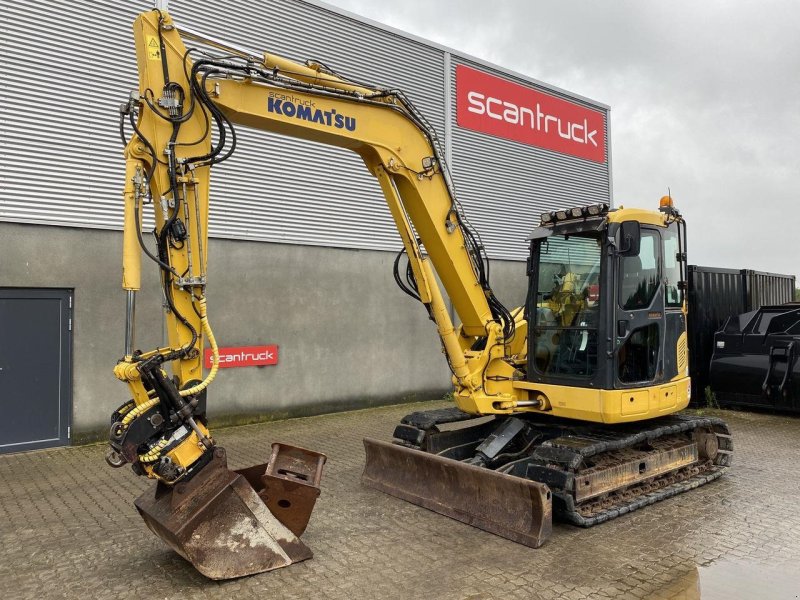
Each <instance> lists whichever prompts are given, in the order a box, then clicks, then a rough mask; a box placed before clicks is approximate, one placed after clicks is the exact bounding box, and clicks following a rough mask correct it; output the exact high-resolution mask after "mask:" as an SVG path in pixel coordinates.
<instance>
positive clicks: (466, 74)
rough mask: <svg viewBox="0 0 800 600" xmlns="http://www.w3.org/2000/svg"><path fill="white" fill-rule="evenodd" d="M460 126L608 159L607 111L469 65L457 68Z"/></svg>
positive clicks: (579, 154) (458, 118)
mask: <svg viewBox="0 0 800 600" xmlns="http://www.w3.org/2000/svg"><path fill="white" fill-rule="evenodd" d="M456 116H457V120H458V124H459V126H461V127H465V128H467V129H472V130H474V131H480V132H481V133H488V134H490V135H495V136H498V137H502V138H506V139H509V140H514V141H517V142H522V143H523V144H528V145H530V146H537V147H539V148H545V149H547V150H555V151H556V152H563V153H564V154H570V155H572V156H577V157H579V158H586V159H589V160H593V161H596V162H605V160H606V151H605V139H606V128H605V120H604V119H603V113H602V112H599V111H596V110H591V109H589V108H586V107H584V106H579V105H577V104H573V103H572V102H567V101H566V100H562V99H561V98H556V97H555V96H550V95H549V94H544V93H542V92H539V91H536V90H534V89H531V88H529V87H525V86H522V85H519V84H516V83H513V82H511V81H508V80H507V79H501V78H500V77H495V76H494V75H489V74H488V73H483V72H482V71H476V70H475V69H471V68H469V67H465V66H464V65H458V66H457V67H456Z"/></svg>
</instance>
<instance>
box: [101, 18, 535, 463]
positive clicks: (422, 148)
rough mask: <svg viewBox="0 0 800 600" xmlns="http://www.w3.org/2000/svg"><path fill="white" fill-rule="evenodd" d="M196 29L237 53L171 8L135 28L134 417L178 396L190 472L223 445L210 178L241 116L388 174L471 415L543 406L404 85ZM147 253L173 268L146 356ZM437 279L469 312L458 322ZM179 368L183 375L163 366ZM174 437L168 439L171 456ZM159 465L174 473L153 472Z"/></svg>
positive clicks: (121, 370)
mask: <svg viewBox="0 0 800 600" xmlns="http://www.w3.org/2000/svg"><path fill="white" fill-rule="evenodd" d="M183 37H185V38H186V39H197V40H201V41H203V42H205V43H206V45H208V44H210V45H213V46H216V47H217V48H219V49H222V50H224V51H225V52H226V55H225V57H224V58H210V57H208V55H206V54H203V53H199V52H196V51H192V50H189V51H187V48H186V46H185V45H184V41H183V39H182V32H180V31H179V30H178V29H177V28H176V27H175V25H174V24H173V22H172V20H171V18H170V17H169V15H168V14H166V13H163V12H159V11H158V10H155V11H151V12H148V13H144V14H142V15H140V16H139V17H138V18H137V20H136V22H135V24H134V38H135V42H136V54H137V61H138V68H139V90H138V93H135V94H132V97H131V100H130V101H129V103H128V104H127V105H126V106H125V107H124V110H123V111H122V113H123V115H124V116H125V115H127V116H128V118H129V120H130V123H131V125H132V126H133V128H134V134H133V136H132V137H131V139H130V141H129V142H128V143H127V146H126V148H125V157H126V161H127V163H126V164H127V168H126V186H125V193H124V201H125V228H124V252H123V254H124V265H123V287H124V288H125V289H126V290H128V297H129V314H128V316H129V320H128V328H127V335H126V356H125V358H124V359H123V360H122V361H120V363H119V364H118V365H117V367H116V369H115V373H116V375H117V377H118V378H120V379H122V380H123V381H126V382H127V383H128V384H129V386H130V388H131V390H132V394H133V402H132V404H130V405H129V406H128V408H127V409H126V407H125V406H123V407H120V410H121V411H122V412H121V414H120V417H121V419H122V420H124V416H125V412H126V410H127V411H130V412H134V411H140V412H141V410H142V409H141V407H142V406H144V405H145V404H147V403H150V405H151V406H152V403H153V402H154V401H156V402H164V401H165V400H164V399H165V398H167V399H168V400H169V402H171V403H173V404H174V405H173V406H172V407H171V410H173V411H175V412H176V413H178V414H180V415H181V416H180V417H179V418H180V419H182V420H181V421H180V422H181V423H186V424H187V426H188V427H187V429H186V430H185V432H184V433H187V432H189V429H191V433H187V435H188V437H187V438H185V439H186V440H187V441H189V442H190V443H189V444H178V445H177V446H175V448H176V449H177V450H180V449H183V455H181V456H178V455H175V454H174V453H175V450H172V452H173V455H171V459H172V460H173V462H177V463H179V464H182V465H184V466H186V465H187V464H190V463H192V462H194V461H195V460H197V459H198V458H199V456H201V455H202V454H203V453H204V452H205V450H207V449H208V448H210V447H211V440H210V437H209V435H208V431H207V429H206V428H205V426H204V424H203V422H200V421H197V420H195V419H193V418H192V415H193V414H195V413H196V412H197V410H196V409H197V405H198V402H199V398H200V397H201V393H202V392H203V390H204V389H205V387H206V386H207V385H208V383H209V382H210V380H211V379H212V378H213V375H214V374H215V373H216V365H215V367H214V369H212V371H211V372H210V373H209V375H207V376H206V377H205V378H204V377H203V373H202V349H203V346H204V343H205V341H206V340H208V342H209V343H210V345H211V347H212V349H215V348H216V344H215V343H213V341H212V340H213V334H212V330H211V327H210V325H209V323H208V319H207V317H206V316H205V286H206V258H207V247H208V244H207V236H208V231H207V226H208V204H209V203H208V194H209V177H210V168H211V166H212V165H213V164H214V163H216V162H221V161H222V160H224V159H225V158H227V156H228V155H230V152H232V150H233V148H234V146H235V130H234V128H233V124H237V125H245V126H248V127H253V128H256V129H262V130H267V131H272V132H275V133H280V134H284V135H288V136H291V137H296V138H302V139H307V140H312V141H315V142H320V143H323V144H329V145H332V146H338V147H341V148H347V149H350V150H352V151H353V152H355V153H357V154H358V155H359V156H360V157H361V158H362V159H363V161H364V164H365V165H366V167H367V169H369V171H370V173H372V174H373V175H374V176H375V177H376V178H377V180H378V183H379V184H380V187H381V190H382V192H383V195H384V197H385V199H386V202H387V204H388V206H389V209H390V211H391V214H392V217H393V218H394V221H395V223H396V225H397V229H398V232H399V234H400V237H401V239H402V241H403V245H404V248H405V252H406V254H407V256H408V260H409V265H410V269H411V272H412V273H413V278H410V281H411V283H410V287H409V289H407V291H408V292H409V293H410V294H411V295H414V296H417V297H418V298H419V300H420V301H421V302H422V303H423V304H424V305H425V306H426V308H427V310H428V313H429V315H430V317H431V319H432V320H433V321H434V322H435V323H436V326H437V330H438V333H439V336H440V337H441V340H442V345H443V349H444V352H445V354H446V356H447V360H448V363H449V365H450V368H451V370H452V372H453V382H454V386H455V394H454V398H455V401H456V403H457V405H458V406H459V408H461V409H462V410H464V411H467V412H470V413H474V414H490V413H508V412H512V411H513V410H521V409H524V407H526V406H529V407H531V408H533V406H535V405H536V404H538V401H537V400H531V399H529V398H528V396H527V394H528V392H527V391H526V390H524V389H517V388H514V387H513V385H512V382H513V380H514V379H515V375H519V372H518V371H517V369H516V368H517V366H519V365H522V364H524V362H525V358H526V357H525V356H524V354H525V348H526V346H525V338H526V334H527V326H526V324H525V322H524V321H523V320H522V317H521V314H520V313H521V311H517V313H516V315H514V316H512V315H511V314H510V313H509V312H508V311H506V310H505V309H504V308H503V307H502V305H501V304H500V303H499V302H498V301H497V300H496V299H495V298H494V297H493V295H492V292H491V289H490V288H489V285H488V281H487V280H486V277H485V275H484V270H483V269H484V265H483V261H484V260H485V257H484V256H482V254H481V253H482V249H481V248H480V243H479V241H478V238H477V237H476V235H475V234H474V233H473V232H472V231H471V229H470V228H469V226H468V224H467V223H466V222H465V220H464V218H463V216H462V214H461V211H460V207H459V205H458V203H457V201H456V199H455V196H454V191H453V187H452V183H451V181H450V178H449V174H448V171H447V167H446V165H445V164H444V160H443V156H442V153H441V152H440V151H439V149H438V142H437V140H436V137H435V133H434V132H433V130H432V129H431V128H430V127H428V126H427V123H426V122H425V120H424V118H423V117H422V116H421V115H420V114H419V113H418V112H417V111H416V110H415V109H414V108H413V106H412V105H411V103H410V102H408V101H407V100H406V99H405V97H404V96H403V95H402V93H400V92H396V91H391V90H383V89H379V88H375V87H370V86H365V85H360V84H356V83H353V82H351V81H349V80H346V79H343V78H341V77H339V76H337V75H335V74H333V73H330V72H329V71H328V70H327V69H325V68H324V67H322V66H321V65H318V64H314V63H310V64H306V65H303V64H299V63H295V62H292V61H289V60H287V59H284V58H282V57H277V56H274V55H270V54H264V55H263V56H255V55H252V54H251V53H249V52H247V51H242V50H239V49H236V48H232V47H230V46H229V45H225V44H222V43H220V42H214V41H212V40H208V39H203V38H202V36H199V35H198V34H195V33H193V32H190V31H185V32H183ZM214 129H216V130H217V132H218V136H217V138H216V140H217V141H216V142H215V143H212V136H211V131H212V130H214ZM149 202H152V207H153V209H154V212H155V218H156V236H155V237H156V239H157V244H156V246H157V250H156V251H155V252H151V251H148V250H146V244H144V243H143V238H142V225H141V223H142V210H143V206H144V205H145V204H147V203H149ZM412 226H413V228H412ZM142 249H145V251H146V252H147V253H148V254H150V258H151V259H153V260H155V261H156V262H158V263H159V268H160V271H161V281H162V286H163V293H164V298H165V301H166V306H167V326H168V332H169V347H168V348H158V349H155V350H153V351H150V352H146V353H140V352H138V351H137V352H134V351H133V346H132V339H133V330H132V324H131V318H132V314H133V309H132V306H133V302H134V296H135V292H136V290H138V289H139V287H140V272H141V250H142ZM434 273H436V275H438V277H439V279H440V280H441V283H442V285H443V286H444V288H445V291H446V293H447V296H448V297H449V298H450V300H451V301H452V303H453V307H454V309H455V311H456V313H457V314H458V316H459V317H460V319H461V321H462V324H461V325H460V326H459V327H458V328H456V327H454V325H453V323H452V321H451V319H450V315H449V313H448V311H447V307H446V305H445V302H444V299H443V295H442V292H441V290H440V289H439V285H438V283H437V280H436V277H435V276H434ZM515 321H516V322H515ZM515 329H516V333H514V331H515ZM473 348H475V349H473ZM166 363H171V365H172V373H173V378H172V379H170V378H168V377H167V375H166V372H165V371H164V370H163V368H162V365H165V364H166ZM173 442H174V440H172V441H169V440H168V441H167V443H166V444H165V445H164V452H168V451H170V450H169V449H170V447H171V444H173ZM112 445H113V444H112ZM189 447H191V448H192V449H191V450H187V448H189ZM156 454H158V452H156ZM150 458H153V457H150ZM127 460H129V461H131V457H127ZM151 462H152V461H151ZM145 471H146V472H147V474H148V475H150V476H158V475H157V474H153V473H152V472H151V471H149V470H148V468H147V467H146V466H145Z"/></svg>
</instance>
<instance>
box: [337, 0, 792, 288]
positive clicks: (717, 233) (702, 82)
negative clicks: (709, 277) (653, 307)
mask: <svg viewBox="0 0 800 600" xmlns="http://www.w3.org/2000/svg"><path fill="white" fill-rule="evenodd" d="M328 1H329V2H330V3H331V4H334V5H336V6H339V7H341V8H344V9H346V10H349V11H352V12H354V13H356V14H359V15H362V16H365V17H368V18H370V19H373V20H375V21H379V22H381V23H385V24H387V25H390V26H392V27H396V28H398V29H402V30H404V31H408V32H410V33H413V34H415V35H418V36H421V37H424V38H427V39H430V40H433V41H435V42H438V43H441V44H444V45H447V46H451V47H453V48H455V49H457V50H460V51H463V52H466V53H468V54H472V55H474V56H477V57H479V58H482V59H485V60H488V61H491V62H493V63H496V64H498V65H501V66H503V67H506V68H509V69H512V70H514V71H519V72H520V73H523V74H526V75H529V76H531V77H534V78H536V79H539V80H542V81H544V82H547V83H550V84H553V85H556V86H558V87H562V88H564V89H567V90H569V91H572V92H576V93H578V94H581V95H583V96H587V97H589V98H593V99H595V100H599V101H600V102H603V103H605V104H608V105H610V106H611V124H610V131H611V153H612V164H613V166H612V174H613V181H614V203H615V205H616V206H619V205H625V206H640V207H642V208H646V207H651V206H655V205H656V204H657V202H658V199H659V198H660V197H661V196H662V195H664V194H665V193H666V191H667V187H670V188H671V190H672V196H673V198H674V200H675V202H676V205H677V206H678V208H679V209H680V210H681V211H682V212H683V214H684V216H685V217H686V219H687V221H688V226H689V260H690V262H691V263H693V264H700V265H707V266H719V267H730V268H750V269H757V270H761V271H772V272H777V273H790V274H795V275H798V276H800V242H799V241H798V240H797V235H798V233H800V149H799V148H798V139H800V2H797V1H793V0H783V1H769V0H760V1H743V0H736V1H735V2H730V1H728V2H724V1H709V0H703V1H702V2H699V1H696V0H695V1H686V0H680V1H671V2H656V1H643V0H630V1H606V2H589V1H585V2H577V1H565V0H550V1H547V2H541V1H537V2H525V1H523V0H516V1H511V0H509V1H504V0H492V1H491V2H487V1H485V0H484V1H478V0H462V1H460V2H457V1H455V0H450V1H441V2H431V1H430V0H425V1H422V0H405V1H404V2H393V3H384V2H374V1H373V2H368V1H366V0H328ZM398 58H399V59H400V58H401V57H398Z"/></svg>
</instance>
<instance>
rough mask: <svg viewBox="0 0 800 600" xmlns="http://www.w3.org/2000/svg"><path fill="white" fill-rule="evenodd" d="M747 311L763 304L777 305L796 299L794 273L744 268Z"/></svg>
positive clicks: (743, 277)
mask: <svg viewBox="0 0 800 600" xmlns="http://www.w3.org/2000/svg"><path fill="white" fill-rule="evenodd" d="M742 279H743V280H744V286H745V289H744V293H745V295H746V300H745V302H746V308H745V310H746V311H751V310H756V309H759V308H761V307H762V306H775V305H778V304H785V303H786V302H791V301H792V300H794V288H795V277H794V275H779V274H778V273H765V272H763V271H750V270H747V269H743V270H742Z"/></svg>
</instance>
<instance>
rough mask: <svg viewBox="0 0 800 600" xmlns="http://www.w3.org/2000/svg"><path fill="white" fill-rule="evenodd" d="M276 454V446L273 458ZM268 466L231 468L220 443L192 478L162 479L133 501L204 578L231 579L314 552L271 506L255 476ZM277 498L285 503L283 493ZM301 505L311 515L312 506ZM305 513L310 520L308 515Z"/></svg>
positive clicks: (153, 526)
mask: <svg viewBox="0 0 800 600" xmlns="http://www.w3.org/2000/svg"><path fill="white" fill-rule="evenodd" d="M289 448H291V447H289ZM305 452H309V451H305ZM313 454H316V455H318V456H321V457H322V460H321V462H320V464H319V473H318V474H317V477H316V483H317V485H318V482H319V476H321V466H322V463H324V455H320V454H318V453H313ZM275 456H276V450H275V447H274V446H273V460H274V458H275ZM271 462H272V461H271ZM267 470H268V465H267V464H264V465H257V466H255V467H250V468H249V469H246V470H245V471H248V473H247V475H248V476H249V477H248V476H245V475H243V474H242V473H239V472H236V471H231V470H229V469H228V468H227V461H226V457H225V451H224V449H222V448H216V449H215V450H214V457H213V458H212V459H211V461H210V462H209V463H208V464H207V465H206V466H205V467H203V468H202V470H200V471H199V472H198V473H197V474H195V475H194V476H193V477H192V478H191V479H190V480H189V481H187V482H185V483H178V484H176V485H175V486H167V485H164V484H162V483H159V484H158V485H157V486H156V487H154V488H153V489H151V490H148V491H147V492H145V493H144V494H142V495H141V496H139V497H138V498H137V499H136V500H135V502H134V504H135V505H136V508H137V510H138V511H139V514H140V515H141V516H142V518H143V519H144V521H145V523H147V526H148V527H149V528H150V530H151V531H152V532H153V533H155V534H156V535H157V536H158V537H160V538H161V539H162V540H163V541H164V542H166V543H167V544H168V545H169V546H170V547H171V548H172V549H173V550H175V551H176V552H177V553H178V554H180V555H181V556H182V557H183V558H185V559H186V560H188V561H189V562H190V563H192V565H193V566H194V567H195V568H196V569H197V570H198V571H200V572H201V573H202V574H203V575H205V576H206V577H209V578H211V579H232V578H235V577H243V576H245V575H252V574H255V573H261V572H264V571H271V570H273V569H278V568H280V567H285V566H288V565H291V564H292V563H296V562H300V561H303V560H306V559H309V558H311V557H312V553H311V550H310V549H309V548H308V547H307V546H306V545H305V544H303V542H301V541H300V539H299V538H298V537H297V536H296V535H295V534H294V533H292V531H291V529H290V528H291V525H288V526H287V525H286V524H284V523H283V522H281V520H279V519H278V518H277V517H276V516H275V515H273V514H272V513H271V512H270V510H269V508H267V506H266V504H265V502H266V496H267V488H268V487H269V482H266V481H265V482H264V486H262V485H258V484H257V478H256V477H255V474H256V472H258V471H260V472H261V473H264V474H265V475H266V473H267ZM248 480H250V481H248ZM251 482H253V483H255V484H256V485H257V489H254V487H253V485H252V484H251ZM271 489H272V490H274V489H275V488H274V485H273V487H272V488H271ZM277 491H278V492H280V490H277ZM318 494H319V488H318V487H317V489H316V495H318ZM316 495H315V499H316ZM276 500H277V501H279V502H281V504H282V505H283V504H286V501H284V500H281V499H280V497H277V496H276ZM311 507H312V508H313V501H311ZM303 510H304V511H305V510H307V512H308V514H309V515H310V508H309V507H305V508H303ZM302 518H303V519H304V520H305V521H307V520H308V515H305V516H304V517H302Z"/></svg>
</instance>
